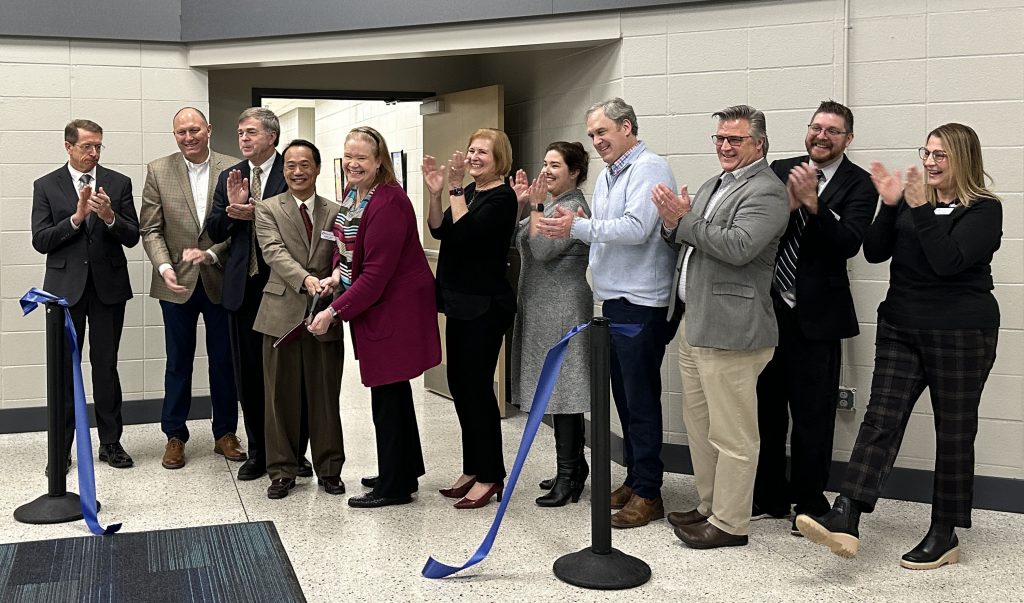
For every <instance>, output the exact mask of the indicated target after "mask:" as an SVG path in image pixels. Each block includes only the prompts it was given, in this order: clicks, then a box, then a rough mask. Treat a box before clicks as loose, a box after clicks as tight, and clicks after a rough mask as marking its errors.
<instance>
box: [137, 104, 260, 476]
mask: <svg viewBox="0 0 1024 603" xmlns="http://www.w3.org/2000/svg"><path fill="white" fill-rule="evenodd" d="M171 123H172V126H173V131H174V140H175V142H176V143H177V144H178V149H179V152H177V153H173V154H171V155H168V156H166V157H161V158H160V159H157V160H155V161H153V162H151V163H150V164H149V165H148V166H147V170H146V186H145V188H144V189H143V191H142V210H141V212H140V217H141V220H142V245H143V246H144V247H145V248H146V254H147V255H148V256H149V259H150V261H151V262H152V263H153V272H152V283H151V284H150V286H149V294H150V296H151V297H153V298H155V299H158V300H160V310H161V312H162V314H163V318H164V339H165V341H166V346H167V368H166V371H165V373H164V404H163V411H162V416H161V421H160V423H161V428H162V429H163V432H164V434H165V435H166V436H167V445H166V447H165V449H164V456H163V459H162V460H161V464H162V465H163V466H164V468H165V469H180V468H182V467H184V466H185V442H187V441H188V438H189V432H188V426H187V425H186V424H185V420H186V419H188V414H189V409H190V407H191V406H192V367H193V364H194V363H195V355H196V324H197V321H198V320H199V316H200V315H202V316H203V322H204V323H205V325H206V355H207V360H208V364H209V373H210V400H211V405H212V414H213V424H212V427H213V438H214V440H215V442H214V447H213V451H214V452H215V453H217V454H220V455H223V456H224V457H225V458H227V459H228V460H232V461H239V462H240V461H244V460H246V455H245V451H244V450H242V447H241V445H240V444H239V441H238V437H237V436H235V430H236V429H237V427H238V397H237V396H236V395H235V381H234V376H233V372H234V371H233V368H232V364H231V346H230V344H229V343H228V342H229V341H230V338H229V337H228V313H227V311H226V310H225V309H224V307H223V306H221V305H220V294H221V281H222V280H223V276H224V272H223V265H222V263H221V261H222V260H223V261H227V258H228V253H227V251H228V244H227V243H226V242H225V243H216V244H214V243H213V242H212V241H211V240H210V235H209V233H207V232H206V227H205V223H206V221H207V217H208V216H209V215H210V210H211V209H212V205H213V204H212V203H210V200H211V199H212V197H213V187H214V185H215V184H216V182H217V177H218V176H219V175H220V173H221V172H222V171H224V170H225V169H227V168H228V167H229V166H231V165H233V164H234V163H235V162H236V160H235V158H234V157H230V156H228V155H221V154H220V153H216V152H213V151H211V150H210V145H209V143H210V133H211V132H212V131H213V127H212V126H211V125H210V124H209V122H207V120H206V116H205V115H203V113H202V112H201V111H200V110H199V109H196V108H194V107H185V108H183V109H181V110H180V111H178V112H177V113H176V114H175V115H174V119H173V120H172V122H171Z"/></svg>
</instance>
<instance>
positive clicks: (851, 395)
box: [839, 387, 857, 410]
mask: <svg viewBox="0 0 1024 603" xmlns="http://www.w3.org/2000/svg"><path fill="white" fill-rule="evenodd" d="M856 397H857V388H856V387H840V388H839V410H853V409H854V408H856V405H855V400H856Z"/></svg>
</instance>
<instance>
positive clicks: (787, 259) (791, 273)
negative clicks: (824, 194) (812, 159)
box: [773, 170, 825, 291]
mask: <svg viewBox="0 0 1024 603" xmlns="http://www.w3.org/2000/svg"><path fill="white" fill-rule="evenodd" d="M823 182H825V173H824V172H822V171H821V170H818V192H821V185H822V183H823ZM805 226H807V210H805V209H804V208H803V207H800V208H798V209H797V210H796V222H795V224H794V228H793V229H792V230H791V231H790V234H789V236H788V237H786V238H785V239H783V241H782V245H781V248H782V251H781V253H779V258H778V261H776V262H775V278H774V279H773V283H774V285H775V289H776V290H777V291H789V290H790V289H792V288H793V287H794V286H795V285H796V262H797V258H798V257H799V256H800V237H801V236H802V235H803V234H804V227H805Z"/></svg>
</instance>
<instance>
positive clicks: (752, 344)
mask: <svg viewBox="0 0 1024 603" xmlns="http://www.w3.org/2000/svg"><path fill="white" fill-rule="evenodd" d="M713 117H716V118H718V132H717V133H716V134H714V135H712V137H711V139H712V141H713V142H714V145H715V150H716V152H717V155H718V162H719V164H721V166H722V173H721V174H719V175H717V176H715V177H714V178H712V179H710V180H708V181H707V182H705V183H704V184H703V185H702V186H701V187H700V190H698V191H697V195H696V196H695V197H694V198H693V201H692V203H691V200H690V196H689V194H688V193H687V190H686V187H685V186H684V187H683V189H682V191H681V193H680V194H679V195H676V194H675V193H674V192H673V191H672V190H671V189H670V188H668V187H667V186H665V185H664V184H659V185H658V186H656V187H655V188H654V191H653V194H652V200H653V201H654V203H655V205H656V206H657V207H658V213H659V215H660V216H661V219H662V236H663V237H664V238H665V240H666V241H667V242H668V244H669V245H671V246H672V247H673V248H676V249H678V257H677V259H676V270H675V278H674V281H673V286H672V289H673V291H675V292H676V295H675V296H673V299H672V306H671V307H670V309H669V310H670V312H669V314H670V315H672V313H673V312H672V310H673V309H674V308H679V310H680V311H682V312H683V317H684V318H683V322H682V326H681V328H680V334H681V335H682V336H681V337H680V343H679V369H680V371H681V373H682V381H683V422H684V423H685V424H686V433H687V437H688V439H689V444H690V456H691V458H692V459H693V474H694V478H695V480H696V484H697V494H698V495H699V497H700V504H699V505H697V508H696V509H693V510H691V511H687V512H684V513H669V515H668V520H669V522H670V523H671V524H672V525H674V526H675V533H676V536H678V537H679V539H680V540H682V541H683V542H684V543H686V545H687V546H689V547H691V548H698V549H709V548H717V547H721V546H743V545H746V544H747V532H748V530H749V526H750V507H751V504H752V502H753V492H754V475H755V472H756V470H757V454H758V447H759V439H758V431H757V396H756V393H755V392H756V387H757V376H758V375H759V374H760V373H761V370H762V369H763V368H764V367H765V365H766V364H768V361H769V360H771V357H772V353H773V351H774V348H775V345H776V343H777V341H778V326H777V324H776V321H775V311H774V310H773V308H772V300H771V296H770V293H769V292H770V289H771V283H772V273H773V270H774V267H775V254H776V251H777V249H778V245H779V239H780V238H781V236H782V233H783V232H784V231H785V230H786V224H787V221H788V219H789V207H788V204H787V203H788V202H787V197H786V187H785V186H784V185H783V184H782V182H780V181H779V178H778V177H777V176H776V175H775V173H774V172H772V170H771V169H769V167H768V162H767V161H765V154H766V153H767V151H768V135H767V132H766V128H765V118H764V113H762V112H760V111H758V110H756V109H754V108H753V107H750V106H747V105H737V106H735V107H729V108H727V109H724V110H722V111H719V112H717V113H715V114H714V115H713Z"/></svg>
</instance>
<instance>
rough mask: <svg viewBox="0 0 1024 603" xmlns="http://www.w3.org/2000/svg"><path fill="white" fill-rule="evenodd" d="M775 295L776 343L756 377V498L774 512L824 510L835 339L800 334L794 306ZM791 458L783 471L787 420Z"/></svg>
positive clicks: (837, 355)
mask: <svg viewBox="0 0 1024 603" xmlns="http://www.w3.org/2000/svg"><path fill="white" fill-rule="evenodd" d="M772 298H773V300H774V301H775V317H776V319H777V321H778V324H779V345H778V347H776V348H775V355H774V356H773V357H772V359H771V361H770V362H769V363H768V366H766V367H765V369H764V370H763V371H762V372H761V376H760V377H759V378H758V380H757V425H758V432H759V434H760V436H761V451H760V456H759V457H758V463H757V477H756V479H755V480H754V504H755V505H757V506H758V507H759V508H760V509H761V510H763V511H767V512H770V513H773V514H776V515H783V514H785V515H788V514H789V505H790V504H791V503H795V504H796V512H797V513H807V514H810V515H824V514H825V513H826V512H827V511H828V510H829V507H830V505H829V502H828V499H827V498H825V487H826V486H827V485H828V477H829V469H830V468H831V467H832V440H833V436H834V435H835V426H836V407H837V405H838V402H839V398H838V395H839V367H840V364H841V362H842V347H841V344H840V341H839V340H833V341H812V340H809V339H807V338H806V337H804V334H803V332H802V331H801V330H800V325H799V324H798V323H797V315H796V311H795V310H794V309H793V308H790V307H789V306H788V305H786V303H785V302H784V301H782V300H781V299H779V298H777V297H776V296H775V295H773V296H772ZM790 417H792V419H793V433H792V437H791V438H789V439H790V455H791V458H792V462H791V466H790V474H789V477H788V479H787V477H786V440H787V436H788V435H789V420H790Z"/></svg>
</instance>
